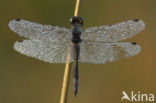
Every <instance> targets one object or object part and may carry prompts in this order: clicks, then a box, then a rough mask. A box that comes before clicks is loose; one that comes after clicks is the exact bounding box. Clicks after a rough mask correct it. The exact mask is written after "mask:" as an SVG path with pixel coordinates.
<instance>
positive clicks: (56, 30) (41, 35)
mask: <svg viewBox="0 0 156 103" xmlns="http://www.w3.org/2000/svg"><path fill="white" fill-rule="evenodd" d="M9 27H10V28H11V30H13V31H14V32H16V33H18V34H19V35H20V36H23V37H26V38H29V39H36V40H42V41H51V42H56V41H60V40H61V41H62V42H65V41H68V40H71V37H72V35H71V32H70V30H69V29H67V28H64V27H58V26H51V25H42V24H38V23H33V22H29V21H26V20H23V19H16V20H12V21H10V23H9Z"/></svg>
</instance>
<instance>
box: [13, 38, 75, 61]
mask: <svg viewBox="0 0 156 103" xmlns="http://www.w3.org/2000/svg"><path fill="white" fill-rule="evenodd" d="M14 49H15V50H16V51H18V52H20V53H21V54H24V55H27V56H30V57H34V58H36V59H39V60H42V61H45V62H49V63H66V62H67V61H66V59H67V54H68V53H69V54H70V61H68V62H72V61H74V60H73V54H72V53H73V52H72V44H71V43H64V44H59V43H56V42H53V43H49V42H40V41H33V40H24V41H17V42H16V43H15V44H14Z"/></svg>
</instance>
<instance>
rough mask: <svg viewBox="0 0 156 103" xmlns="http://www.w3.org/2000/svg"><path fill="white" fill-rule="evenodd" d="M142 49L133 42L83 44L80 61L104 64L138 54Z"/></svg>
mask: <svg viewBox="0 0 156 103" xmlns="http://www.w3.org/2000/svg"><path fill="white" fill-rule="evenodd" d="M140 51H141V47H140V46H139V45H137V44H135V43H131V42H116V43H102V42H88V41H87V42H82V43H81V49H80V61H81V62H84V63H94V64H104V63H106V62H113V61H116V60H119V59H123V58H128V57H131V56H134V55H136V54H138V53H139V52H140Z"/></svg>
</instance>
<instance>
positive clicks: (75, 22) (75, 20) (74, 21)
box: [70, 16, 83, 27]
mask: <svg viewBox="0 0 156 103" xmlns="http://www.w3.org/2000/svg"><path fill="white" fill-rule="evenodd" d="M70 24H71V25H73V26H81V27H82V26H83V19H82V18H81V17H77V16H74V17H72V18H71V19H70Z"/></svg>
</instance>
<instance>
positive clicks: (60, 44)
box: [9, 16, 145, 95]
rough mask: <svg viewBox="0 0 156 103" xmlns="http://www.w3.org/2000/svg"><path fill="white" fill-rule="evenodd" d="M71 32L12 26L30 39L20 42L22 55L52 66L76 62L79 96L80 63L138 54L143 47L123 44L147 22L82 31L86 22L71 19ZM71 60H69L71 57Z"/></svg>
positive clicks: (17, 21)
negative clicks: (53, 64) (52, 64)
mask: <svg viewBox="0 0 156 103" xmlns="http://www.w3.org/2000/svg"><path fill="white" fill-rule="evenodd" d="M70 24H71V25H72V28H71V29H67V28H65V27H60V26H51V25H42V24H38V23H34V22H29V21H26V20H23V19H14V20H11V21H10V23H9V27H10V29H11V30H13V31H14V32H15V33H17V34H19V35H20V36H22V37H25V38H27V39H25V40H19V41H16V42H15V44H14V49H15V50H16V51H18V52H20V53H21V54H24V55H26V56H30V57H33V58H36V59H39V60H42V61H45V62H49V63H71V62H74V63H75V66H74V73H73V87H74V93H75V95H76V94H77V91H78V83H79V72H78V62H79V61H80V62H83V63H94V64H104V63H107V62H113V61H116V60H119V59H123V58H128V57H131V56H134V55H137V54H138V53H139V52H140V51H141V47H140V46H139V45H138V44H137V43H136V42H121V40H125V39H127V38H130V37H132V36H134V35H135V34H137V33H139V32H141V31H142V30H143V29H144V28H145V23H144V22H143V21H142V20H140V19H134V20H127V21H124V22H121V23H117V24H114V25H101V26H95V27H90V28H87V29H84V30H82V27H83V24H84V21H83V19H82V18H81V17H79V16H74V17H72V18H71V19H70ZM68 55H69V56H70V60H68V61H67V56H68Z"/></svg>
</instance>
